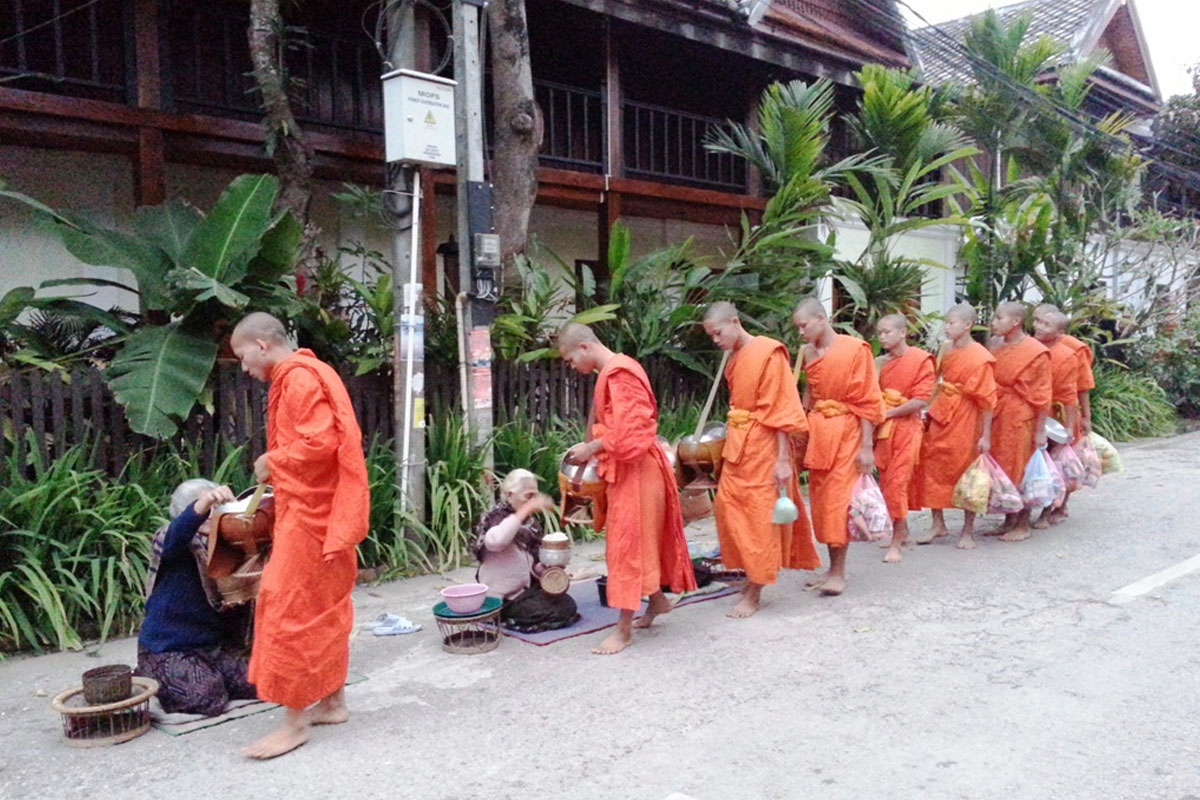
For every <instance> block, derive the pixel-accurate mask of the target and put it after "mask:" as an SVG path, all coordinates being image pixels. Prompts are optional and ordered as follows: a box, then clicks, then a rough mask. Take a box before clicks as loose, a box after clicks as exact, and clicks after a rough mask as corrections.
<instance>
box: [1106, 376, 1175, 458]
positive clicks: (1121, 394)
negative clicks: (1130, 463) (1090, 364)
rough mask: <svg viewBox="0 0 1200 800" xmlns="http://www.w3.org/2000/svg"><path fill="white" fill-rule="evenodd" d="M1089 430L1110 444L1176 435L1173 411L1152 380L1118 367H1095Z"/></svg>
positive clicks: (1167, 399)
mask: <svg viewBox="0 0 1200 800" xmlns="http://www.w3.org/2000/svg"><path fill="white" fill-rule="evenodd" d="M1091 401H1092V427H1093V428H1094V429H1095V430H1096V432H1097V433H1099V434H1100V435H1101V436H1104V437H1105V438H1107V439H1111V440H1113V441H1118V442H1121V441H1128V440H1130V439H1135V438H1138V437H1140V436H1166V435H1168V434H1171V433H1174V432H1175V423H1176V417H1175V408H1174V407H1173V406H1172V405H1171V401H1170V399H1169V398H1168V396H1167V393H1166V392H1165V391H1163V388H1162V387H1161V386H1159V384H1158V383H1157V382H1156V380H1155V379H1154V377H1152V376H1150V375H1146V374H1144V373H1142V372H1137V371H1134V370H1130V369H1128V368H1126V367H1123V366H1121V365H1119V364H1112V363H1106V364H1099V365H1097V367H1096V388H1095V389H1093V390H1092V392H1091Z"/></svg>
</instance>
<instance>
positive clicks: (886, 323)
mask: <svg viewBox="0 0 1200 800" xmlns="http://www.w3.org/2000/svg"><path fill="white" fill-rule="evenodd" d="M875 335H876V336H878V337H879V346H880V347H882V348H883V349H884V350H885V351H887V352H889V353H890V352H892V351H893V350H895V349H896V348H897V347H899V346H900V345H902V344H904V341H905V339H907V338H908V320H907V319H905V318H904V317H903V316H902V315H900V314H887V315H886V316H883V317H880V318H879V322H876V323H875Z"/></svg>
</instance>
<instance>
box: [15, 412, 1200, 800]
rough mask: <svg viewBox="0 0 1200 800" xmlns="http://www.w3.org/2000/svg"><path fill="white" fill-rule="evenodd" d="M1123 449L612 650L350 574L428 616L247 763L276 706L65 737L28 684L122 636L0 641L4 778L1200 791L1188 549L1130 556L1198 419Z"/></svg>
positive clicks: (601, 790) (62, 682)
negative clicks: (951, 534) (1105, 468)
mask: <svg viewBox="0 0 1200 800" xmlns="http://www.w3.org/2000/svg"><path fill="white" fill-rule="evenodd" d="M1123 453H1124V458H1125V464H1126V472H1125V473H1123V474H1121V475H1116V476H1106V477H1105V479H1104V480H1103V481H1102V482H1101V484H1100V487H1099V488H1098V489H1096V490H1090V491H1085V492H1082V493H1080V494H1079V495H1076V498H1075V500H1074V501H1073V502H1072V508H1071V517H1070V519H1069V520H1068V521H1067V522H1066V523H1064V524H1063V525H1061V526H1059V527H1057V528H1055V529H1053V530H1052V531H1049V532H1044V533H1037V534H1035V536H1034V538H1033V539H1031V540H1030V541H1027V542H1024V543H1019V544H1005V543H1002V542H998V541H995V540H992V539H989V540H987V541H985V542H983V543H982V545H981V546H980V548H979V549H977V550H974V551H970V552H961V551H957V550H955V549H954V548H953V546H952V545H933V546H930V547H920V548H915V547H914V548H912V549H911V550H910V551H909V552H908V555H907V557H906V559H905V561H904V562H903V563H902V564H900V565H885V564H882V563H881V562H880V558H881V557H882V554H883V551H882V550H879V549H878V548H876V547H874V546H871V545H866V544H862V545H855V546H854V547H853V549H852V551H851V554H850V581H851V582H850V587H849V589H848V591H847V593H846V594H845V595H844V596H842V597H840V598H821V597H814V596H812V595H811V594H809V593H805V592H802V591H801V589H800V587H801V585H802V582H803V580H804V578H805V577H806V576H807V573H786V574H785V577H784V579H783V580H782V582H781V583H780V585H779V586H777V587H774V588H771V589H768V594H767V599H768V600H769V605H768V606H767V607H766V608H764V609H763V610H762V611H761V612H760V613H759V614H758V615H756V616H755V617H753V618H752V619H749V620H744V621H733V620H728V619H726V618H725V617H724V615H723V612H724V611H725V610H726V608H725V607H726V606H727V605H729V603H730V602H731V601H729V600H717V601H713V602H709V603H703V604H699V605H696V606H693V607H689V608H683V609H679V610H678V611H676V612H674V613H672V614H671V615H669V616H668V617H667V618H664V620H663V623H662V625H661V627H656V628H655V629H654V630H652V631H651V632H650V633H649V634H648V635H644V636H642V637H640V638H639V640H638V641H637V643H636V644H635V645H634V646H633V647H632V648H630V649H629V650H627V651H626V652H625V653H623V654H621V655H619V656H615V657H607V658H601V657H597V656H592V655H590V654H589V653H588V651H587V646H588V645H589V644H590V643H591V642H592V641H593V640H594V639H595V638H596V637H595V636H592V637H586V638H581V639H574V640H568V641H565V642H560V643H557V644H553V645H551V646H549V647H534V646H532V645H528V644H523V643H520V642H518V641H516V640H512V639H505V640H504V641H502V643H501V645H500V647H499V648H498V649H497V650H496V651H494V652H492V653H489V654H485V655H476V656H462V655H450V654H446V653H443V652H442V651H441V649H440V646H439V642H438V639H437V636H436V634H435V633H434V625H433V621H432V618H431V616H430V610H429V609H430V607H431V606H432V603H433V601H434V599H436V598H435V592H436V589H437V588H439V587H440V586H443V585H445V584H446V582H447V581H446V579H444V578H439V577H426V578H419V579H414V580H410V581H402V582H396V583H393V584H388V585H384V586H380V587H371V588H364V589H360V590H359V591H358V592H357V593H356V603H357V606H358V615H359V617H360V618H362V619H369V618H372V617H374V616H375V615H376V614H378V613H379V612H380V611H383V610H388V611H393V612H397V613H402V614H406V615H408V616H411V617H413V618H415V619H418V620H419V621H421V622H422V623H424V625H425V631H423V632H422V633H420V634H417V635H414V636H403V637H387V638H376V637H373V636H370V635H366V636H363V635H358V636H356V637H355V639H354V640H353V643H352V656H351V669H352V670H354V671H356V672H359V673H363V674H365V675H366V676H367V678H368V679H367V680H365V681H363V682H361V683H357V684H355V685H353V686H351V687H349V688H348V689H347V694H348V698H349V702H350V703H351V707H352V711H353V718H352V719H351V721H350V722H349V723H348V724H346V725H343V726H337V727H329V728H323V729H319V730H317V731H316V732H315V733H314V735H313V738H312V740H311V741H310V742H309V743H308V744H307V745H305V746H304V747H302V748H301V749H300V750H298V751H296V752H294V753H292V754H290V755H287V756H285V757H283V758H280V759H277V760H275V761H272V762H267V763H251V762H247V761H245V760H243V759H242V758H241V757H240V756H239V755H238V754H237V748H238V747H239V746H241V745H243V744H245V743H247V742H249V741H251V740H253V739H255V738H257V737H259V736H260V735H262V734H264V733H266V732H267V731H268V730H270V729H271V728H272V727H273V726H274V725H275V724H276V723H277V721H278V715H279V712H278V711H275V712H271V713H268V714H261V715H258V716H254V717H249V718H246V719H243V720H238V721H234V722H230V723H227V724H225V725H222V726H220V727H215V728H210V729H207V730H204V731H200V732H197V733H193V734H189V735H187V736H182V737H178V738H173V737H170V736H166V735H164V734H162V733H159V732H157V731H151V732H150V733H149V734H147V735H145V736H143V737H141V738H140V739H137V740H135V741H133V742H130V743H128V744H124V745H120V746H118V747H112V748H101V749H95V750H76V749H71V748H68V747H66V746H64V745H63V743H62V741H61V739H60V736H61V733H60V728H59V722H58V719H57V717H56V715H55V714H54V713H52V712H51V710H50V709H49V704H48V697H46V696H43V695H40V694H39V693H45V694H49V695H53V694H54V693H56V692H57V691H59V690H61V689H63V688H66V687H67V686H69V685H71V684H72V683H77V676H78V675H79V673H80V672H81V671H82V670H83V669H85V668H87V667H90V666H95V665H96V664H98V663H107V662H110V661H121V660H125V661H128V662H130V663H132V660H133V658H134V655H133V654H134V649H135V648H134V644H133V642H132V641H122V642H113V643H109V644H107V645H105V646H104V648H103V649H102V652H101V653H100V654H99V656H98V657H90V656H88V655H86V654H82V653H64V654H55V655H50V656H43V657H39V658H15V659H10V660H8V661H6V662H3V663H0V798H6V799H7V798H26V797H29V798H43V797H45V798H76V797H79V798H97V797H121V798H131V799H133V800H140V798H171V800H186V799H187V798H198V797H205V798H214V800H236V799H237V798H256V800H261V799H262V798H281V797H286V798H289V800H300V799H301V798H324V797H335V798H336V797H354V798H362V799H363V800H368V799H369V798H389V799H390V798H422V799H423V798H448V799H449V798H453V799H454V800H459V799H461V798H470V799H471V800H474V799H475V798H480V800H482V799H483V798H489V799H490V798H497V799H504V798H521V799H522V800H528V799H529V798H561V799H562V800H573V799H575V798H579V800H597V799H599V798H616V799H617V800H627V799H628V800H634V799H638V800H640V799H641V798H645V799H646V800H665V799H666V798H668V797H671V798H672V800H684V799H685V798H687V799H692V798H694V800H718V798H747V799H750V800H757V799H758V798H809V797H819V798H823V799H827V800H840V799H841V798H846V799H847V800H851V799H853V800H864V798H918V797H919V798H922V799H923V800H941V799H942V798H946V799H947V800H949V799H951V798H955V799H957V798H970V799H971V800H975V799H976V798H1004V800H1013V799H1014V798H1031V799H1036V800H1051V799H1052V798H1070V799H1071V800H1078V799H1079V798H1087V799H1088V800H1091V799H1093V798H1095V799H1096V800H1110V799H1111V800H1119V799H1125V798H1127V799H1128V800H1155V799H1157V798H1164V799H1170V800H1184V799H1185V798H1191V800H1200V756H1198V752H1197V751H1198V749H1200V736H1198V735H1197V734H1198V733H1200V731H1198V725H1200V723H1198V719H1200V716H1198V714H1197V712H1198V711H1200V699H1198V694H1197V690H1198V688H1200V659H1198V657H1197V647H1196V639H1197V634H1196V630H1197V628H1196V624H1195V623H1196V619H1197V612H1198V611H1200V573H1193V572H1188V573H1187V574H1182V575H1166V576H1161V577H1160V578H1158V579H1151V580H1149V581H1147V580H1146V579H1147V577H1148V576H1153V575H1155V574H1157V573H1160V572H1161V571H1163V570H1167V569H1168V568H1171V567H1173V566H1175V565H1178V564H1181V562H1185V561H1186V560H1187V559H1189V558H1191V557H1193V556H1196V555H1197V554H1200V524H1198V523H1197V513H1196V509H1197V506H1198V505H1200V489H1198V488H1197V487H1198V484H1200V480H1198V479H1200V465H1198V464H1197V460H1198V459H1197V456H1200V434H1190V435H1187V436H1181V437H1177V438H1173V439H1166V440H1157V441H1150V442H1143V443H1139V444H1137V445H1133V446H1130V447H1126V448H1123ZM949 516H950V518H951V522H952V523H953V522H956V521H957V514H955V513H953V512H952V513H951V514H950V515H949ZM927 522H928V520H927V517H925V516H922V517H914V522H913V528H914V531H915V532H916V533H918V534H920V533H923V531H924V530H925V529H926V527H927ZM690 533H691V535H692V536H693V537H694V538H699V539H711V538H713V535H712V533H711V528H709V529H707V530H706V529H704V528H703V526H700V527H699V528H697V529H695V530H693V531H691V532H690ZM578 563H579V564H582V565H583V566H589V565H590V566H595V563H594V562H591V561H588V560H587V559H586V558H585V557H584V555H583V554H581V556H580V558H579V559H578ZM1196 567H1200V561H1198V562H1197V563H1196V564H1184V565H1183V566H1182V567H1180V569H1179V570H1177V572H1185V571H1187V570H1189V569H1193V568H1196ZM1168 579H1169V580H1168ZM1163 581H1165V583H1164V582H1163ZM1159 583H1161V585H1157V584H1159ZM1123 587H1131V588H1129V589H1128V590H1127V591H1126V593H1125V594H1121V595H1116V596H1115V597H1114V593H1115V592H1117V591H1118V590H1121V589H1122V588H1123Z"/></svg>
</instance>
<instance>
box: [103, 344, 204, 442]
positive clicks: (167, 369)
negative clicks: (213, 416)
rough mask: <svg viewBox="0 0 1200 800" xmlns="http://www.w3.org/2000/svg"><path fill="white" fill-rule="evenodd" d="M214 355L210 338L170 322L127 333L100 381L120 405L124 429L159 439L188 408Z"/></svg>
mask: <svg viewBox="0 0 1200 800" xmlns="http://www.w3.org/2000/svg"><path fill="white" fill-rule="evenodd" d="M216 358H217V345H216V342H214V341H212V340H211V339H207V338H203V337H201V336H197V335H196V334H195V333H192V332H190V331H187V330H185V329H184V328H183V327H182V325H181V324H180V323H179V322H173V323H171V324H169V325H162V326H155V327H150V328H143V329H142V330H139V331H137V332H136V333H134V334H133V335H132V336H130V337H129V340H128V341H127V342H126V344H125V347H124V348H122V349H121V352H120V353H119V354H117V356H116V358H114V359H113V362H112V365H111V366H110V367H109V368H108V373H107V375H106V379H107V381H108V386H109V388H110V389H112V392H113V395H114V396H115V397H116V398H117V402H119V403H120V404H121V405H122V406H124V407H125V415H126V417H127V418H128V420H129V427H130V428H132V429H133V430H134V431H136V432H138V433H142V434H145V435H147V436H152V437H154V438H156V439H165V438H167V437H169V436H171V435H172V434H174V433H175V431H176V430H177V429H178V420H181V419H183V418H184V417H185V416H187V415H188V414H189V413H190V412H191V410H192V407H193V406H194V405H195V404H196V400H197V398H199V397H200V393H201V392H202V391H203V390H204V384H205V381H206V380H207V378H208V374H209V372H211V371H212V367H213V362H214V361H216Z"/></svg>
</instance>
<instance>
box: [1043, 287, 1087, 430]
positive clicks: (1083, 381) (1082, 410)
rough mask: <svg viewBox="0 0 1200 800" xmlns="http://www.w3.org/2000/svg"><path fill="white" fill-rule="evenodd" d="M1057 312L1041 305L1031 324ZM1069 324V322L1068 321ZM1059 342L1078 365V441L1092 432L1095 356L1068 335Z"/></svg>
mask: <svg viewBox="0 0 1200 800" xmlns="http://www.w3.org/2000/svg"><path fill="white" fill-rule="evenodd" d="M1054 312H1059V309H1058V307H1057V306H1053V305H1050V304H1049V303H1043V304H1041V305H1040V306H1038V307H1037V308H1035V309H1034V310H1033V323H1034V324H1035V325H1036V324H1037V321H1038V317H1040V316H1042V315H1044V314H1048V313H1054ZM1059 313H1061V312H1059ZM1068 324H1069V320H1068ZM1059 340H1060V341H1061V342H1062V343H1063V344H1065V345H1066V346H1067V347H1069V348H1071V351H1072V352H1074V353H1075V360H1076V361H1077V362H1078V365H1079V372H1078V373H1077V374H1076V376H1075V388H1076V389H1077V390H1078V392H1079V414H1078V417H1077V422H1076V423H1075V439H1076V440H1078V439H1080V438H1082V437H1084V436H1087V435H1088V434H1089V433H1091V432H1092V398H1091V392H1092V389H1095V388H1096V376H1095V373H1093V372H1092V368H1093V365H1094V364H1095V360H1096V355H1095V353H1093V352H1092V347H1091V345H1089V344H1088V343H1087V342H1083V341H1080V340H1079V339H1077V338H1075V337H1074V336H1072V335H1071V334H1069V333H1066V332H1064V333H1063V334H1062V336H1060V337H1059Z"/></svg>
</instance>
